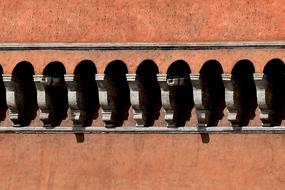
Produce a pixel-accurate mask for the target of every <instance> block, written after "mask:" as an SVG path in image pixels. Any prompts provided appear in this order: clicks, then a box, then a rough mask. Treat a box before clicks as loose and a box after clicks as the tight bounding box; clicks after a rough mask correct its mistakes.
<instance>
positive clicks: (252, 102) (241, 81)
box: [232, 59, 257, 126]
mask: <svg viewBox="0 0 285 190" xmlns="http://www.w3.org/2000/svg"><path fill="white" fill-rule="evenodd" d="M254 72H255V69H254V66H253V64H252V62H251V61H250V60H248V59H243V60H240V61H238V62H237V63H236V64H235V66H234V68H233V70H232V75H233V78H234V81H235V84H236V85H235V87H234V88H235V95H234V96H235V97H234V98H235V99H236V100H237V101H238V102H240V107H239V108H238V115H239V116H240V123H239V125H240V126H246V125H248V123H249V120H251V119H253V118H254V117H255V110H256V108H257V98H256V87H255V83H254V79H253V73H254Z"/></svg>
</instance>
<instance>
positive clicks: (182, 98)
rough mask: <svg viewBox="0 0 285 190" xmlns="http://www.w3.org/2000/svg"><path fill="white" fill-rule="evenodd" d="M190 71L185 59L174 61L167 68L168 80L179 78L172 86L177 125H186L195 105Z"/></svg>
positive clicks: (171, 91)
mask: <svg viewBox="0 0 285 190" xmlns="http://www.w3.org/2000/svg"><path fill="white" fill-rule="evenodd" d="M190 73H191V70H190V67H189V65H188V64H187V63H186V62H185V61H184V60H177V61H175V62H173V63H172V64H171V65H170V66H169V68H168V70H167V80H170V81H172V80H179V84H177V85H174V86H170V94H171V97H172V100H171V101H173V102H174V104H175V110H174V112H175V113H174V114H175V118H176V126H184V125H185V123H186V121H188V120H189V119H190V117H191V110H192V108H193V106H194V103H193V89H192V85H191V82H190V76H189V74H190Z"/></svg>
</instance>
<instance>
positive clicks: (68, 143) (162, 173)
mask: <svg viewBox="0 0 285 190" xmlns="http://www.w3.org/2000/svg"><path fill="white" fill-rule="evenodd" d="M79 139H81V141H82V137H81V138H79ZM207 142H208V143H207ZM284 143H285V136H284V135H262V134H256V135H246V134H243V135H210V136H209V138H208V140H207V139H206V140H204V143H203V141H202V139H201V137H200V135H187V134H184V135H182V134H179V135H178V134H177V135H174V134H172V135H167V134H165V135H162V134H156V135H155V134H153V135H145V134H133V135H130V134H125V135H124V134H117V135H116V134H108V135H107V134H105V135H104V134H101V135H100V134H99V135H98V134H97V135H96V134H90V135H85V138H84V142H81V143H78V142H77V140H76V138H75V136H74V135H72V134H70V135H67V134H65V135H59V134H57V135H56V134H54V135H45V134H42V135H24V134H22V135H17V134H14V135H3V134H2V135H0V149H1V154H0V161H1V175H0V189H29V190H33V189H34V190H38V189H78V190H80V189H82V190H85V189H118V190H121V189H142V190H144V189H146V190H149V189H197V190H205V189H212V190H221V189H238V190H260V189H266V190H267V189H280V190H281V189H284V177H285V170H284V169H285V162H284V159H285V149H284V148H283V147H284Z"/></svg>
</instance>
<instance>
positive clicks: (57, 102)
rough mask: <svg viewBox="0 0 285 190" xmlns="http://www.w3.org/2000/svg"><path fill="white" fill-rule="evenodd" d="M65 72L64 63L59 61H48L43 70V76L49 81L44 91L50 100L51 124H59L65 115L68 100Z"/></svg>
mask: <svg viewBox="0 0 285 190" xmlns="http://www.w3.org/2000/svg"><path fill="white" fill-rule="evenodd" d="M65 73H66V71H65V67H64V65H63V64H62V63H61V62H59V61H54V62H51V63H49V64H48V65H47V66H46V67H45V68H44V70H43V75H44V77H48V78H49V80H48V81H50V82H48V83H47V84H46V87H45V91H46V94H47V97H49V98H48V99H49V101H50V113H51V120H52V123H51V126H59V125H60V123H61V122H62V120H63V119H65V118H66V117H67V109H68V100H67V87H66V84H65V82H64V74H65Z"/></svg>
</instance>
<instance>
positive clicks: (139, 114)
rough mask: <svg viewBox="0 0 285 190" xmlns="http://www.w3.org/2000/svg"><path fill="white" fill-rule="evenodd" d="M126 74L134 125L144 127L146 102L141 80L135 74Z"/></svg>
mask: <svg viewBox="0 0 285 190" xmlns="http://www.w3.org/2000/svg"><path fill="white" fill-rule="evenodd" d="M126 76H127V81H128V84H129V88H130V98H131V104H132V108H133V112H134V119H135V121H136V126H138V127H144V126H146V122H147V115H146V114H147V113H146V111H147V110H146V106H147V103H148V102H147V98H146V96H145V95H146V94H145V89H144V87H143V81H142V79H140V78H139V76H138V75H136V74H127V75H126Z"/></svg>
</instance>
